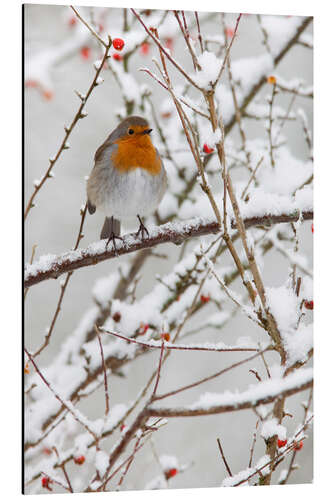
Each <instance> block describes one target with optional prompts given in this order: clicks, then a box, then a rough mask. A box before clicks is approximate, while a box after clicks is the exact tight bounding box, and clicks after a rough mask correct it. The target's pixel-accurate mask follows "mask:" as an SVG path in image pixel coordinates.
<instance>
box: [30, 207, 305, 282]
mask: <svg viewBox="0 0 333 500" xmlns="http://www.w3.org/2000/svg"><path fill="white" fill-rule="evenodd" d="M298 218H299V214H297V213H295V212H292V213H289V214H286V213H281V214H279V215H262V216H257V217H249V218H246V219H244V224H245V227H251V226H257V225H272V224H278V223H280V222H296V221H297V220H298ZM303 219H304V220H311V219H313V212H312V211H311V210H309V211H306V212H304V213H303ZM232 225H234V224H233V223H232ZM219 230H220V229H219V227H218V224H217V222H216V221H215V220H213V219H207V218H206V219H204V218H195V219H192V220H188V221H185V222H177V223H167V224H163V225H162V226H159V227H155V228H153V229H152V230H150V233H149V237H148V238H145V239H143V240H141V239H139V238H136V237H135V235H134V233H133V234H127V235H125V236H124V241H123V242H120V243H117V248H116V249H115V248H114V247H113V246H112V245H111V244H110V245H109V247H108V248H106V245H105V241H104V240H102V241H99V242H96V243H92V244H91V245H89V246H88V247H87V248H85V249H81V250H76V251H74V250H73V251H70V252H65V253H63V254H61V255H44V256H43V257H41V258H40V259H39V260H38V261H36V262H35V263H33V264H27V266H26V273H25V280H24V286H25V287H26V288H28V287H30V286H32V285H36V284H37V283H40V282H41V281H45V280H48V279H51V278H58V277H59V276H61V275H62V274H64V273H68V272H70V271H74V270H75V269H80V268H81V267H87V266H92V265H95V264H98V263H99V262H103V261H104V260H107V259H112V258H115V257H118V256H119V255H124V254H128V253H132V252H135V251H137V250H141V249H144V248H151V247H155V246H157V245H160V244H162V243H176V244H179V243H182V242H183V241H186V240H187V239H189V238H194V237H197V236H204V235H206V234H216V233H218V232H219Z"/></svg>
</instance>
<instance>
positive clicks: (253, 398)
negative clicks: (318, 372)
mask: <svg viewBox="0 0 333 500" xmlns="http://www.w3.org/2000/svg"><path fill="white" fill-rule="evenodd" d="M312 375H313V370H312V369H311V368H303V369H300V370H298V371H296V372H295V373H293V374H292V375H288V376H287V377H285V378H283V379H269V380H266V381H264V382H260V383H258V384H257V385H256V386H252V387H250V388H249V389H247V390H246V391H244V392H241V393H236V394H232V393H230V391H227V392H226V393H222V394H215V393H205V394H203V395H202V396H201V398H200V399H199V400H198V401H197V402H196V403H193V404H192V405H190V406H182V407H174V408H171V407H170V408H162V407H156V406H150V407H148V409H147V413H148V415H150V416H154V417H165V418H171V417H198V416H203V415H215V414H217V413H227V412H231V411H238V410H247V409H249V408H254V407H256V406H260V405H266V404H269V403H272V402H273V401H275V399H276V398H278V397H281V398H283V397H289V396H292V395H293V394H297V393H298V392H301V391H305V390H306V389H309V388H310V387H312V385H313V378H312Z"/></svg>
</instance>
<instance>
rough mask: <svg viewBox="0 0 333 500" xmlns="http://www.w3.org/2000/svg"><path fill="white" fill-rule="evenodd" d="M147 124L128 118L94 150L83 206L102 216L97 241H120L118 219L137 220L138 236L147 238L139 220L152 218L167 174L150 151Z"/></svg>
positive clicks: (144, 120) (165, 187)
mask: <svg viewBox="0 0 333 500" xmlns="http://www.w3.org/2000/svg"><path fill="white" fill-rule="evenodd" d="M151 132H152V129H151V128H150V126H149V123H148V121H147V120H146V119H145V118H142V117H140V116H128V117H127V118H125V119H124V120H122V121H121V122H120V123H119V125H118V126H117V127H116V128H115V129H114V130H113V132H111V134H110V135H109V136H108V137H107V139H106V140H105V141H104V142H103V144H102V145H101V146H100V147H99V148H98V149H97V151H96V153H95V157H94V167H93V169H92V172H91V174H90V176H89V179H88V181H87V206H88V211H89V213H90V214H93V213H95V211H96V209H97V210H99V211H101V212H103V213H104V214H105V221H104V224H103V227H102V231H101V234H100V238H101V239H102V240H103V239H107V242H106V248H107V246H108V244H109V242H110V241H111V240H112V241H113V246H114V249H115V250H116V242H115V240H116V239H118V240H123V238H122V237H121V236H120V234H121V227H120V222H121V221H120V219H126V218H131V217H135V216H136V217H137V218H138V219H139V224H140V225H139V229H138V231H137V233H136V237H137V238H138V236H139V235H140V233H141V239H142V240H143V239H144V236H145V234H146V235H147V236H148V237H149V232H148V229H147V228H146V227H145V225H144V223H143V221H142V217H145V216H147V215H150V214H152V213H153V212H154V211H155V210H156V208H157V207H158V205H159V204H160V202H161V200H162V198H163V196H164V194H165V191H166V189H167V174H166V170H165V168H164V165H163V162H162V159H161V157H160V154H159V152H158V150H157V149H156V148H155V147H154V145H153V142H152V140H151V137H150V134H151Z"/></svg>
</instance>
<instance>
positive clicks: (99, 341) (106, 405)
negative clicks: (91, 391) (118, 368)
mask: <svg viewBox="0 0 333 500" xmlns="http://www.w3.org/2000/svg"><path fill="white" fill-rule="evenodd" d="M95 332H96V335H97V339H98V343H99V348H100V351H101V358H102V366H103V373H104V392H105V416H107V415H108V414H109V413H110V404H109V389H108V378H107V376H106V365H105V359H104V352H103V346H102V342H101V337H100V335H99V331H98V327H97V326H96V325H95Z"/></svg>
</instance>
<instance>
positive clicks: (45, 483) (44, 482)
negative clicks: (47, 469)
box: [42, 476, 53, 491]
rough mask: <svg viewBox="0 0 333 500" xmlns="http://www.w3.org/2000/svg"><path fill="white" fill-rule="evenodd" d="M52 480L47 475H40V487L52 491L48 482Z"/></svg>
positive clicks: (50, 482)
mask: <svg viewBox="0 0 333 500" xmlns="http://www.w3.org/2000/svg"><path fill="white" fill-rule="evenodd" d="M52 483H53V481H52V479H50V478H49V477H48V476H43V477H42V487H43V488H46V489H47V490H49V491H52V488H51V487H50V484H52Z"/></svg>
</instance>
